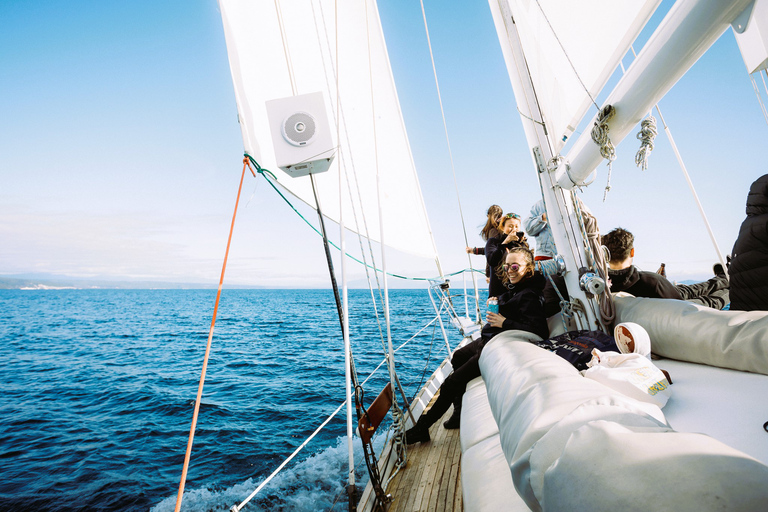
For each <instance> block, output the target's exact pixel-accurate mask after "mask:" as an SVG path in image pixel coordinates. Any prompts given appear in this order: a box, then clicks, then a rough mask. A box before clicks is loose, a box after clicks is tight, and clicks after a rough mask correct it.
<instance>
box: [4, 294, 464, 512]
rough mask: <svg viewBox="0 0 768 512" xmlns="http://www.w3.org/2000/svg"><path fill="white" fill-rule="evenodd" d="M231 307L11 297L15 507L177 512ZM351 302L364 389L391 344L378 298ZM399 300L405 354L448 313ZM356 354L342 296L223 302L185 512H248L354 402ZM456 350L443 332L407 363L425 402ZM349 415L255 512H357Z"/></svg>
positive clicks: (125, 298)
mask: <svg viewBox="0 0 768 512" xmlns="http://www.w3.org/2000/svg"><path fill="white" fill-rule="evenodd" d="M215 296H216V291H215V290H37V291H23V290H0V339H1V340H2V343H1V344H0V357H1V358H2V361H3V366H4V368H3V371H2V377H1V380H0V385H1V386H2V402H1V403H2V407H0V510H35V511H48V510H57V511H58V510H90V511H108V510H144V511H146V510H155V511H158V512H163V511H170V510H173V508H174V505H175V499H176V493H177V490H178V486H179V479H180V475H181V470H182V463H183V459H184V452H185V450H186V444H187V437H188V435H189V429H190V425H191V420H192V412H193V406H194V401H195V396H196V393H197V386H198V382H199V379H200V371H201V367H202V361H203V356H204V353H205V345H206V341H207V338H208V330H209V327H210V323H211V315H212V312H213V304H214V301H215ZM349 297H350V321H351V327H350V335H351V339H352V344H353V351H354V354H355V362H356V365H357V371H358V374H359V376H360V380H361V381H362V380H363V379H364V378H365V377H367V376H368V374H369V373H370V372H371V371H372V370H373V368H375V366H376V365H378V364H379V362H381V360H382V359H383V348H382V340H381V337H380V333H379V328H378V326H377V321H376V316H375V312H374V308H373V306H372V305H371V294H370V292H369V291H368V290H350V292H349ZM377 299H378V297H377ZM390 302H391V311H392V325H393V330H392V338H393V343H394V344H395V346H397V345H399V344H401V343H402V342H404V341H406V340H407V339H408V338H410V337H411V336H413V335H414V334H415V333H416V332H417V331H419V329H421V328H422V327H424V325H425V324H427V323H428V322H429V321H430V320H432V319H433V318H434V316H435V313H434V309H433V306H432V303H431V302H430V300H429V297H428V294H427V291H426V290H392V291H391V292H390ZM382 321H383V319H382ZM382 328H383V326H382ZM384 332H385V335H386V331H384ZM452 336H453V339H452V341H451V343H452V345H454V344H455V343H456V342H457V341H458V335H457V334H452ZM342 348H343V342H342V339H341V335H340V327H339V321H338V317H337V314H336V308H335V302H334V299H333V294H332V292H331V291H330V290H227V289H225V290H224V291H223V293H222V298H221V304H220V306H219V313H218V319H217V321H216V328H215V334H214V338H213V346H212V350H211V355H210V362H209V365H208V370H207V375H206V381H205V389H204V394H203V400H202V406H201V409H200V415H199V418H198V423H197V429H196V434H195V440H194V445H193V449H192V462H191V464H190V467H189V473H188V476H187V482H186V490H185V495H184V502H183V505H182V510H210V511H213V510H222V511H225V510H229V507H231V506H232V505H233V504H236V503H240V502H241V501H242V500H243V499H244V498H246V497H247V496H248V495H249V494H250V493H251V492H252V491H253V490H254V489H255V488H256V487H257V486H258V485H259V484H260V483H261V482H262V481H263V479H264V478H265V477H266V476H268V475H269V474H270V473H271V472H272V471H273V470H274V469H275V468H277V466H278V465H279V464H280V463H281V462H282V461H283V460H284V459H285V458H286V457H287V456H288V455H289V454H290V453H291V452H292V451H293V450H294V449H295V448H296V447H298V446H299V445H300V444H301V443H302V442H303V441H304V440H305V439H306V438H307V436H308V435H309V434H311V433H312V432H313V431H314V430H315V429H316V428H317V427H318V426H319V425H320V424H321V423H322V422H323V421H324V420H325V418H326V417H327V416H328V415H329V414H331V413H332V412H333V411H334V410H335V409H336V408H337V407H338V406H339V405H340V404H341V403H342V402H343V401H344V387H343V378H344V354H343V350H342ZM446 353H447V350H446V347H445V342H444V341H443V340H442V337H441V333H440V329H439V327H437V324H436V323H435V324H433V325H432V326H430V327H428V328H427V329H425V330H424V331H423V332H422V333H421V334H420V335H419V336H417V337H416V338H415V339H414V340H413V341H411V342H410V343H409V344H408V345H407V346H406V347H405V348H404V349H402V351H401V352H399V353H398V356H397V364H398V372H399V375H400V378H401V380H402V382H403V385H404V387H405V389H406V393H407V394H408V395H409V396H412V395H413V394H414V393H415V392H416V391H417V390H418V388H419V383H420V381H421V380H422V379H423V378H426V377H428V376H429V374H430V373H431V372H432V371H433V370H434V368H435V367H436V365H437V364H439V362H440V361H442V360H443V359H444V358H445V356H446ZM386 382H388V375H387V373H386V370H385V367H382V369H381V370H379V372H378V373H377V374H376V376H375V377H374V378H373V379H371V381H369V383H368V384H367V385H366V403H367V404H369V403H370V400H372V399H373V398H374V397H375V396H376V394H378V392H379V391H380V390H381V389H382V388H383V387H384V385H385V384H386ZM344 418H345V415H344V411H343V410H342V412H341V413H340V414H339V415H338V416H337V417H336V418H334V419H333V420H332V421H331V422H330V423H329V425H328V426H327V427H326V428H325V429H324V430H323V431H321V432H320V434H319V435H318V436H317V437H316V438H315V439H314V440H313V441H312V442H311V443H310V444H309V445H308V446H307V448H305V450H304V451H303V452H302V453H301V454H300V455H299V456H298V457H297V458H296V459H294V461H292V463H291V464H290V465H289V466H287V468H286V469H285V470H284V471H283V472H282V473H281V474H279V475H278V477H277V478H275V479H274V480H272V482H270V484H269V485H268V486H267V487H266V488H265V489H264V490H263V491H262V492H261V493H260V494H259V495H257V497H256V498H254V500H253V501H251V502H250V503H249V504H248V505H247V506H246V508H245V509H244V510H246V511H247V510H253V511H261V510H329V509H332V508H333V509H335V510H344V509H346V506H347V505H346V497H345V495H342V493H343V490H344V485H345V483H346V482H345V466H346V464H347V448H346V440H345V438H344V435H345V432H346V426H345V423H344ZM381 442H383V439H381V438H380V440H379V443H381ZM357 448H358V449H357V450H356V458H357V459H358V461H359V460H361V451H360V450H359V441H358V446H357ZM364 468H365V465H364V464H358V469H359V471H358V478H367V477H366V476H365V475H364V473H365V469H364ZM336 500H338V501H336Z"/></svg>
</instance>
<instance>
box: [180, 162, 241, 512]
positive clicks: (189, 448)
mask: <svg viewBox="0 0 768 512" xmlns="http://www.w3.org/2000/svg"><path fill="white" fill-rule="evenodd" d="M246 168H248V169H250V170H251V174H253V176H254V177H256V173H254V172H253V169H252V168H251V165H250V163H249V162H248V157H245V158H243V174H242V175H241V176H240V187H239V188H238V189H237V199H236V200H235V212H234V213H233V214H232V225H231V226H230V227H229V239H228V240H227V250H226V252H225V253H224V264H223V265H222V267H221V278H220V279H219V291H218V292H217V293H216V304H215V305H214V307H213V318H211V329H210V331H208V345H207V346H206V347H205V358H204V359H203V371H202V372H201V373H200V384H199V385H198V386H197V399H196V400H195V412H194V413H193V414H192V427H191V428H190V429H189V440H188V441H187V453H186V455H185V456H184V468H183V469H182V470H181V482H180V483H179V494H178V496H176V509H175V512H179V510H180V509H181V499H182V496H183V495H184V484H185V483H186V481H187V469H188V468H189V458H190V455H191V454H192V440H193V439H194V438H195V427H196V426H197V414H198V412H200V399H201V398H202V396H203V384H204V383H205V370H206V369H207V368H208V356H209V355H210V353H211V340H212V339H213V328H214V326H215V325H216V314H217V313H218V311H219V299H220V298H221V286H222V285H223V284H224V271H225V270H226V269H227V258H228V257H229V246H230V244H231V243H232V231H234V229H235V217H236V216H237V206H238V204H239V203H240V192H241V191H242V190H243V179H244V178H245V169H246Z"/></svg>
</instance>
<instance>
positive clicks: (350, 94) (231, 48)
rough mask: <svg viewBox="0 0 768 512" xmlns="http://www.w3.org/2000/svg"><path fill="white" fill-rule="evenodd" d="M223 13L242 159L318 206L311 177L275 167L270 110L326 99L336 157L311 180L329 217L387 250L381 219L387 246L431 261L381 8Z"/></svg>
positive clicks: (304, 3) (318, 4)
mask: <svg viewBox="0 0 768 512" xmlns="http://www.w3.org/2000/svg"><path fill="white" fill-rule="evenodd" d="M219 5H220V8H221V14H222V18H223V21H224V32H225V34H226V40H227V48H228V53H229V61H230V68H231V71H232V78H233V81H234V86H235V95H236V99H237V109H238V115H239V120H240V126H241V129H242V133H243V143H244V146H245V151H246V153H247V154H248V155H250V156H251V157H253V158H254V159H255V160H256V161H257V162H258V163H259V165H261V166H262V167H263V168H265V169H269V170H271V171H272V172H273V173H274V174H275V176H276V178H277V180H278V182H279V184H280V185H281V186H282V187H284V188H285V189H287V190H289V191H290V192H291V193H292V194H294V195H295V196H297V197H298V198H300V199H301V200H303V201H304V202H306V203H307V204H309V205H310V206H312V207H315V200H314V197H313V192H312V186H311V182H310V179H309V177H308V176H305V177H300V178H291V177H288V176H287V175H285V174H283V173H282V172H281V171H279V170H278V168H277V166H276V163H275V153H274V150H273V145H272V138H271V136H270V129H269V125H268V119H267V110H266V107H265V101H268V100H272V99H277V98H284V97H288V96H295V95H301V94H307V93H314V92H318V91H320V92H322V93H323V96H324V98H325V102H326V108H327V111H328V115H329V118H330V119H331V120H332V121H331V124H337V125H338V132H337V133H338V135H336V133H334V139H336V138H337V137H338V140H337V153H336V158H335V160H334V162H333V164H332V165H331V169H330V170H329V171H328V172H326V173H323V174H318V175H316V176H315V180H316V185H317V189H318V195H319V196H320V198H321V207H322V212H323V214H324V215H325V216H327V217H328V218H330V219H332V220H335V221H337V222H338V221H339V216H340V214H341V213H342V210H341V208H343V215H344V223H345V225H346V226H347V227H349V228H351V229H353V230H357V231H358V232H359V233H360V234H362V235H364V236H368V237H369V238H370V239H372V240H376V241H381V239H382V234H381V233H380V229H379V212H381V217H382V222H383V225H384V226H385V227H384V231H385V233H384V243H385V244H386V245H387V246H389V247H392V248H396V249H398V250H401V251H404V252H407V253H410V254H415V255H418V256H422V257H428V258H435V257H436V249H435V244H434V241H433V237H432V234H431V231H430V226H429V221H428V219H427V215H426V210H425V208H424V201H423V198H422V195H421V189H420V187H419V182H418V178H417V176H416V171H415V166H414V163H413V158H412V155H411V150H410V146H409V143H408V138H407V135H406V132H405V125H404V123H403V119H402V113H401V111H400V104H399V101H398V98H397V91H396V90H395V85H394V81H393V78H392V71H391V68H390V65H389V57H388V54H387V50H386V47H385V43H384V37H383V34H382V29H381V23H380V20H379V15H378V10H377V6H376V2H375V0H365V1H361V2H357V1H356V2H338V3H337V2H334V1H329V0H291V1H289V2H286V1H283V2H281V1H280V0H275V1H274V2H265V1H257V2H253V1H243V0H220V1H219ZM332 130H333V131H334V132H336V128H335V127H334V128H332ZM339 173H342V186H341V187H340V185H339ZM377 181H378V187H380V192H381V204H379V200H378V191H377ZM340 189H341V190H340ZM340 205H343V206H340ZM353 209H354V215H353ZM363 218H364V219H365V222H363Z"/></svg>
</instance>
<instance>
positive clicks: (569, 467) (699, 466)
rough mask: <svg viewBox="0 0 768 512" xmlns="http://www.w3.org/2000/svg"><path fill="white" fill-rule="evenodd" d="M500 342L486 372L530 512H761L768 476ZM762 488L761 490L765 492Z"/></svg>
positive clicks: (485, 362)
mask: <svg viewBox="0 0 768 512" xmlns="http://www.w3.org/2000/svg"><path fill="white" fill-rule="evenodd" d="M520 338H521V337H520V336H519V335H518V333H515V332H506V333H502V334H500V335H499V336H497V337H496V338H494V340H492V341H491V342H490V343H489V344H488V345H487V346H486V347H485V349H484V351H483V354H482V356H481V358H480V369H481V371H482V373H483V379H484V380H485V383H486V387H487V395H488V400H489V404H490V407H491V410H492V411H493V416H494V418H495V420H496V423H497V424H498V425H499V440H500V443H501V447H502V449H503V451H504V454H505V458H506V460H507V463H508V464H509V467H510V468H511V470H512V477H513V481H514V485H515V487H516V488H517V490H518V492H519V493H520V495H521V496H522V497H523V499H524V500H525V502H526V503H527V505H528V506H529V507H530V509H531V510H534V511H536V510H555V511H559V510H595V511H603V510H604V511H614V510H622V511H626V510H638V511H640V510H642V511H650V510H653V511H659V510H670V511H692V512H694V511H695V512H702V511H703V510H715V509H717V510H720V509H721V508H720V506H722V509H723V510H759V509H760V506H762V505H760V506H758V504H764V503H766V502H768V488H766V486H765V485H764V483H765V482H768V467H766V466H764V465H762V464H760V463H759V462H758V461H756V460H754V459H752V458H750V457H748V456H747V455H745V454H743V453H741V452H738V451H737V450H735V449H732V448H729V447H727V446H726V445H724V444H722V443H720V442H719V441H716V440H714V439H712V438H709V437H707V436H703V435H699V434H683V433H677V432H674V431H673V430H672V429H671V428H670V427H669V426H668V425H667V424H666V422H665V419H664V416H663V415H662V413H661V410H660V409H659V408H658V407H656V406H654V405H651V404H646V403H641V402H637V401H635V400H632V399H630V398H627V397H624V396H623V395H621V394H620V393H618V392H615V391H613V390H610V389H608V388H606V387H605V386H603V385H601V384H599V383H597V382H594V381H591V380H589V379H584V378H583V377H582V376H581V375H580V374H579V373H578V371H576V369H575V368H573V367H572V366H571V365H570V364H569V363H568V362H566V361H565V360H563V359H561V358H560V357H558V356H557V355H555V354H553V353H551V352H548V351H546V350H544V349H541V348H539V347H537V346H535V345H532V344H530V343H526V342H524V341H522V340H521V339H520ZM760 482H762V484H759V483H760Z"/></svg>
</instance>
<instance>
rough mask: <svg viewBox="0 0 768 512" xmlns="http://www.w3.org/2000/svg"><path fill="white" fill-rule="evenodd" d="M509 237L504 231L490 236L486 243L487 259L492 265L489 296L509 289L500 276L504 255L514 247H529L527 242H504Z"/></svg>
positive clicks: (497, 294) (498, 294)
mask: <svg viewBox="0 0 768 512" xmlns="http://www.w3.org/2000/svg"><path fill="white" fill-rule="evenodd" d="M506 238H507V235H505V234H504V233H502V234H500V235H499V236H496V237H493V238H489V239H488V242H486V244H485V260H486V262H487V263H488V266H489V267H490V271H491V275H490V276H489V277H490V279H491V281H490V282H489V283H488V297H499V296H501V294H503V293H504V292H506V291H507V288H506V286H504V283H503V282H502V279H501V277H499V267H500V266H501V264H502V263H504V257H505V255H506V254H507V249H511V248H512V247H519V246H521V245H522V246H524V247H528V244H526V243H525V242H510V243H508V244H505V243H502V242H504V240H505V239H506Z"/></svg>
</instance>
